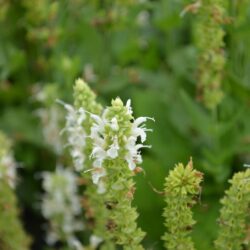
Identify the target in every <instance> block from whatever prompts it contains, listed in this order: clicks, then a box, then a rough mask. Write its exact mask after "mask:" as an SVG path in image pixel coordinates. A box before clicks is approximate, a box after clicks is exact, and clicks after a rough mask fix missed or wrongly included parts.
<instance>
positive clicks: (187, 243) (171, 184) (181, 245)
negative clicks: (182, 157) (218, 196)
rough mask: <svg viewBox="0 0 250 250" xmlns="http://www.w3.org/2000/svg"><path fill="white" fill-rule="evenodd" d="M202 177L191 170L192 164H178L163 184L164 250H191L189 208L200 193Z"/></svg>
mask: <svg viewBox="0 0 250 250" xmlns="http://www.w3.org/2000/svg"><path fill="white" fill-rule="evenodd" d="M202 178H203V174H202V173H201V172H199V171H197V170H195V169H193V166H192V161H190V162H189V163H188V165H187V166H186V167H184V165H183V164H181V163H179V164H177V165H176V167H175V168H174V170H171V171H170V173H169V175H168V176H167V177H166V182H165V202H166V207H165V209H164V213H163V216H164V217H165V219H166V221H165V226H166V229H167V231H166V233H165V235H164V236H163V237H162V239H163V240H164V241H165V248H166V249H168V250H193V249H195V248H194V244H193V241H192V239H191V237H190V233H191V231H192V227H193V225H194V224H195V221H194V219H193V214H192V211H191V208H192V207H193V205H194V204H195V203H196V201H197V198H198V195H199V193H200V192H201V187H200V183H201V181H202Z"/></svg>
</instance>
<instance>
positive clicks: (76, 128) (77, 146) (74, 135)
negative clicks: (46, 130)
mask: <svg viewBox="0 0 250 250" xmlns="http://www.w3.org/2000/svg"><path fill="white" fill-rule="evenodd" d="M58 102H59V103H61V104H62V105H63V106H64V108H65V109H66V110H67V112H68V113H67V115H66V125H65V128H64V130H63V131H62V132H64V131H66V132H67V137H68V144H67V145H68V146H70V147H71V150H70V153H71V156H72V159H73V163H74V167H75V169H76V170H77V171H81V170H83V168H84V160H85V155H84V148H85V144H86V133H85V130H84V128H83V126H82V123H83V121H84V120H85V118H86V114H85V111H84V109H82V108H80V109H75V108H74V107H73V106H72V105H69V104H66V103H64V102H62V101H58Z"/></svg>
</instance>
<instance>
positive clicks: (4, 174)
mask: <svg viewBox="0 0 250 250" xmlns="http://www.w3.org/2000/svg"><path fill="white" fill-rule="evenodd" d="M16 169H17V163H16V161H15V160H14V157H13V155H12V152H11V151H10V152H8V153H7V154H6V155H4V156H3V157H1V158H0V179H1V178H4V179H6V180H7V183H8V184H9V186H10V187H11V188H15V186H16Z"/></svg>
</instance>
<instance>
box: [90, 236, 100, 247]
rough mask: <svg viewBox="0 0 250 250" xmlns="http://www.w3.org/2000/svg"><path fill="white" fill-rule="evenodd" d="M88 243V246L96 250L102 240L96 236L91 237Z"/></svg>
mask: <svg viewBox="0 0 250 250" xmlns="http://www.w3.org/2000/svg"><path fill="white" fill-rule="evenodd" d="M89 241H90V246H91V247H93V248H94V249H96V248H97V247H98V245H99V244H100V243H101V242H102V241H103V239H102V238H100V237H98V236H96V235H91V236H90V240H89Z"/></svg>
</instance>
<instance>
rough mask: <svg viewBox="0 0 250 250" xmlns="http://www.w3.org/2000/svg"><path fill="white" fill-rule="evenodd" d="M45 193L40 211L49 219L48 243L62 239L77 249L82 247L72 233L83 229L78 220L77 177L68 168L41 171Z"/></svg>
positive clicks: (79, 206)
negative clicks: (50, 171)
mask: <svg viewBox="0 0 250 250" xmlns="http://www.w3.org/2000/svg"><path fill="white" fill-rule="evenodd" d="M43 188H44V190H45V192H46V193H45V195H44V197H43V201H42V213H43V215H44V217H45V218H46V219H48V220H49V221H50V228H49V233H48V235H47V242H48V244H54V243H55V242H57V241H64V242H67V244H68V245H69V246H70V247H74V248H76V249H77V250H78V249H79V250H80V249H83V248H82V247H81V243H80V242H79V241H78V240H77V238H76V237H75V236H74V234H75V233H76V232H77V231H80V230H82V229H83V224H82V223H81V221H79V220H78V218H77V217H78V216H80V215H81V205H80V198H79V197H78V195H77V177H76V175H75V174H74V173H73V172H72V171H71V170H69V169H63V168H61V167H57V169H56V171H55V172H54V173H49V172H45V173H43Z"/></svg>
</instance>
